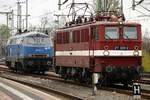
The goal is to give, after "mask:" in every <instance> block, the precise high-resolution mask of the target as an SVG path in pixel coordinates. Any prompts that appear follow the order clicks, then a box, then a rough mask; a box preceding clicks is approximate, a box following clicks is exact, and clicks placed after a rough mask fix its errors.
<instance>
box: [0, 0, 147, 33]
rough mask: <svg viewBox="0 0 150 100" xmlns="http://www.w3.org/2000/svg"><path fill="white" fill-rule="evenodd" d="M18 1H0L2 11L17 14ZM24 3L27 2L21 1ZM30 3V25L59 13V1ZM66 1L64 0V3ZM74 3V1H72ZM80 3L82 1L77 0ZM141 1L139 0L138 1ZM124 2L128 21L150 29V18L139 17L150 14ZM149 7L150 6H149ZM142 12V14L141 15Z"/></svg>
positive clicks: (129, 1) (34, 0)
mask: <svg viewBox="0 0 150 100" xmlns="http://www.w3.org/2000/svg"><path fill="white" fill-rule="evenodd" d="M17 1H18V0H0V2H1V3H0V11H1V12H3V11H9V9H13V10H14V12H15V14H16V10H17ZM20 1H22V2H24V1H26V0H20ZM28 1H29V14H30V17H29V25H31V24H32V25H37V24H40V19H41V18H42V17H44V16H49V19H50V20H51V19H53V16H52V15H53V14H54V13H57V11H58V5H57V4H58V0H28ZM63 1H64V0H62V2H63ZM71 1H72V0H71ZM75 1H80V2H81V0H75ZM92 1H93V0H82V2H88V3H92ZM136 1H139V0H136ZM123 2H124V13H125V16H126V18H127V20H132V21H133V20H135V21H138V22H140V23H141V24H142V25H143V30H145V28H148V27H150V18H149V17H143V16H142V17H137V16H139V15H143V14H142V13H144V14H147V15H150V12H148V11H146V10H145V9H144V8H142V7H140V6H137V7H136V9H137V10H138V11H136V10H135V11H133V10H132V8H131V5H132V0H123ZM147 3H148V4H149V5H148V4H147ZM142 5H143V6H144V7H146V8H150V0H145V1H144V2H143V4H142ZM141 12H142V13H141ZM22 14H25V3H22ZM2 23H4V24H5V23H6V17H5V15H0V24H2ZM149 31H150V30H149Z"/></svg>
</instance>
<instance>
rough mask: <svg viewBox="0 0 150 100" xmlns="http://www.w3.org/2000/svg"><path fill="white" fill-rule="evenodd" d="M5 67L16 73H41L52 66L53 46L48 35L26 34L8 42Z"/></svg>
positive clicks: (12, 38)
mask: <svg viewBox="0 0 150 100" xmlns="http://www.w3.org/2000/svg"><path fill="white" fill-rule="evenodd" d="M6 51H7V54H6V65H7V66H8V67H9V68H10V69H13V70H16V71H27V72H42V73H44V72H45V71H48V70H49V68H50V67H51V66H52V57H53V46H52V42H51V39H50V38H49V37H48V35H46V34H44V33H38V32H28V33H24V34H22V35H16V36H13V37H11V38H10V39H9V40H8V43H7V46H6Z"/></svg>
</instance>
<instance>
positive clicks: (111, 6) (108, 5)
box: [94, 0, 120, 11]
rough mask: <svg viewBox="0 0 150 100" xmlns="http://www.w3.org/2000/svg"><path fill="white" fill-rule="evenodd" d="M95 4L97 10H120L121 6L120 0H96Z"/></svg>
mask: <svg viewBox="0 0 150 100" xmlns="http://www.w3.org/2000/svg"><path fill="white" fill-rule="evenodd" d="M104 1H105V2H104ZM94 5H96V6H95V11H118V10H119V9H118V8H120V3H119V0H94Z"/></svg>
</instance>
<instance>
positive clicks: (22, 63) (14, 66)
mask: <svg viewBox="0 0 150 100" xmlns="http://www.w3.org/2000/svg"><path fill="white" fill-rule="evenodd" d="M6 65H7V66H8V67H9V68H10V69H11V70H13V71H15V72H25V73H33V72H34V73H42V74H44V73H45V71H48V70H49V68H50V66H52V59H51V58H47V60H45V59H44V60H43V59H31V58H26V59H18V60H16V61H13V62H12V61H11V62H10V61H6Z"/></svg>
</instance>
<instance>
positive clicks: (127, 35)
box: [123, 27, 137, 39]
mask: <svg viewBox="0 0 150 100" xmlns="http://www.w3.org/2000/svg"><path fill="white" fill-rule="evenodd" d="M123 38H124V39H137V29H136V27H124V29H123Z"/></svg>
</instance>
